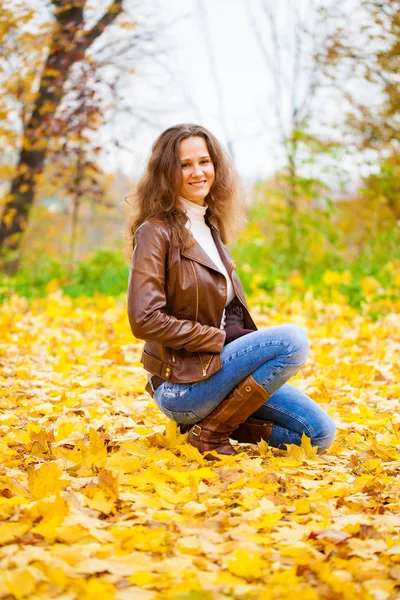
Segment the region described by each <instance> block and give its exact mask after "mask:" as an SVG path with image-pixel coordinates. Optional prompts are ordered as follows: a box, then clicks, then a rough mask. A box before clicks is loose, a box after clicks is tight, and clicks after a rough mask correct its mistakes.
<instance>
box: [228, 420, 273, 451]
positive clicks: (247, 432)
mask: <svg viewBox="0 0 400 600" xmlns="http://www.w3.org/2000/svg"><path fill="white" fill-rule="evenodd" d="M273 425H274V424H273V422H272V421H263V420H261V419H256V418H255V417H249V418H248V419H247V421H246V422H245V423H242V424H241V425H239V427H238V428H237V429H235V431H232V433H231V435H230V436H229V437H230V438H231V439H232V440H236V441H238V442H240V443H241V444H258V442H261V440H265V441H266V442H268V441H269V436H270V435H271V431H272V427H273Z"/></svg>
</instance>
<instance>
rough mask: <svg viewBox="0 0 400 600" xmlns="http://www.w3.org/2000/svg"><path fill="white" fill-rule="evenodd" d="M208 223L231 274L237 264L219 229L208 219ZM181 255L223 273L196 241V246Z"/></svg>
mask: <svg viewBox="0 0 400 600" xmlns="http://www.w3.org/2000/svg"><path fill="white" fill-rule="evenodd" d="M206 223H207V225H208V226H209V227H210V230H211V234H212V236H213V239H214V242H215V245H216V246H217V249H218V252H219V254H220V256H221V259H222V262H223V263H224V265H225V268H226V270H227V271H228V273H229V274H230V272H231V269H232V267H234V264H235V263H234V262H233V259H232V257H231V255H230V254H229V252H228V250H227V248H226V247H225V245H224V243H223V242H222V239H221V236H220V234H219V231H218V229H217V228H216V227H214V225H212V224H211V223H210V221H209V220H208V219H206ZM181 254H182V256H186V258H190V259H191V260H195V261H196V262H198V263H201V264H202V265H204V266H206V267H208V268H209V269H213V270H214V271H217V272H218V273H221V271H220V270H219V269H218V267H217V265H216V264H215V263H214V262H213V261H212V260H211V258H210V257H209V255H208V254H207V252H206V251H205V250H203V248H202V246H200V244H199V243H198V242H197V241H196V240H194V246H192V247H191V248H189V249H188V250H184V251H182V253H181Z"/></svg>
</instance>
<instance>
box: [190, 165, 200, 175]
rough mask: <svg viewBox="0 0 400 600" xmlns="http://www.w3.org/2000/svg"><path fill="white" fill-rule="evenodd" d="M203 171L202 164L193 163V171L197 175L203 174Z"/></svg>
mask: <svg viewBox="0 0 400 600" xmlns="http://www.w3.org/2000/svg"><path fill="white" fill-rule="evenodd" d="M202 173H203V169H202V167H201V165H193V172H192V174H193V175H195V176H196V175H202Z"/></svg>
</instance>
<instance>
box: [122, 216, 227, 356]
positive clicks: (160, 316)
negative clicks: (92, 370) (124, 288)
mask: <svg viewBox="0 0 400 600" xmlns="http://www.w3.org/2000/svg"><path fill="white" fill-rule="evenodd" d="M169 243H170V242H169V236H168V233H167V232H166V231H165V229H164V228H163V227H162V226H161V227H160V226H157V223H151V222H150V221H146V222H145V223H143V224H142V225H141V226H140V227H139V228H138V229H137V230H136V233H135V236H134V244H135V245H134V251H133V256H132V263H131V270H130V274H129V283H128V317H129V323H130V326H131V330H132V333H133V335H134V336H135V337H136V338H138V339H141V340H145V341H152V342H159V343H161V344H163V345H165V346H169V347H170V348H175V349H179V348H183V347H184V348H186V350H188V351H189V352H197V351H199V352H202V351H203V352H218V353H219V352H221V351H222V348H223V346H224V342H225V337H226V334H225V331H224V330H223V329H218V328H217V327H210V326H208V325H201V323H198V322H197V321H189V320H187V319H177V318H176V317H173V316H172V315H168V314H166V312H165V310H166V306H167V299H166V294H165V271H166V267H167V265H166V262H167V256H168V249H169Z"/></svg>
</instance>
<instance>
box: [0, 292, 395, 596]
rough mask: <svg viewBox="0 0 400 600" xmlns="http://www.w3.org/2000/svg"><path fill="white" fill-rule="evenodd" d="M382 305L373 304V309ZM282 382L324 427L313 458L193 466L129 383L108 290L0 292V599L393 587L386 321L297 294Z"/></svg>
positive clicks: (121, 319) (264, 312) (134, 382)
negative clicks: (296, 330)
mask: <svg viewBox="0 0 400 600" xmlns="http://www.w3.org/2000/svg"><path fill="white" fill-rule="evenodd" d="M389 308H390V307H389ZM251 310H252V313H253V315H254V317H255V320H256V322H257V324H258V326H259V327H267V326H271V325H277V324H280V323H288V322H291V323H297V324H298V325H301V326H303V327H304V328H306V330H307V331H308V333H309V337H310V340H311V353H310V356H309V359H308V361H307V363H306V365H305V366H304V367H303V369H302V370H301V372H300V373H299V374H298V375H297V376H296V377H295V378H294V379H293V380H291V382H293V384H294V385H296V386H297V387H299V388H300V389H302V390H303V391H306V392H307V393H308V394H309V395H310V396H311V397H312V398H313V399H314V400H315V401H316V402H318V403H320V404H321V406H322V407H323V408H324V409H325V410H326V411H327V412H329V414H330V415H331V416H332V417H333V418H334V420H335V422H336V424H337V437H336V440H335V442H334V444H333V445H332V446H331V448H330V449H329V450H328V451H327V452H325V453H323V454H320V455H316V453H315V448H312V447H311V446H310V443H309V440H308V438H306V437H305V436H304V440H303V444H302V446H301V447H297V446H290V447H289V448H288V451H282V450H277V449H274V448H269V447H267V444H266V443H265V442H262V443H260V444H259V446H258V447H257V446H251V445H242V447H241V450H242V451H243V452H241V453H240V454H239V455H238V456H237V457H226V458H224V459H223V460H222V461H221V462H220V463H218V464H217V463H209V462H207V461H205V460H204V459H203V458H202V456H201V455H200V454H199V453H198V452H197V450H195V449H194V448H193V447H191V446H189V445H188V444H186V443H185V436H182V435H180V434H179V433H177V430H176V427H175V425H174V423H172V422H170V421H168V420H167V419H166V417H164V415H162V414H161V413H160V412H159V410H158V409H157V407H156V406H155V404H154V402H153V400H152V399H151V398H150V397H149V396H148V395H147V394H146V392H145V391H144V385H145V383H146V375H145V372H144V371H143V369H142V367H141V363H140V361H139V359H140V353H141V349H142V345H143V344H142V342H140V341H137V340H135V339H134V338H133V337H132V335H131V333H130V330H129V326H128V322H127V317H126V309H125V305H124V301H123V300H121V299H120V300H118V299H117V300H116V299H114V298H109V297H100V296H99V297H97V298H92V299H89V298H80V299H76V300H71V299H70V298H68V297H66V296H63V295H62V294H61V293H60V292H55V293H52V294H50V295H49V296H48V297H47V298H45V299H37V300H33V301H30V302H28V301H27V300H25V299H23V298H20V297H17V296H14V297H11V298H10V299H9V300H8V301H7V303H5V304H4V305H2V306H1V307H0V327H1V338H0V362H1V371H0V408H1V412H0V434H1V435H0V453H1V463H0V598H1V599H6V600H12V599H17V600H23V599H24V598H30V599H32V600H36V599H46V600H47V599H52V598H56V599H58V600H61V599H62V600H74V599H79V600H100V599H101V600H108V599H116V600H131V599H134V600H153V599H154V600H163V599H167V598H168V599H171V600H211V599H214V598H217V599H225V598H226V599H228V598H235V599H241V600H242V599H243V600H247V599H256V600H272V599H286V598H287V599H289V598H290V599H292V598H293V597H296V594H298V595H299V597H301V599H302V600H319V599H321V598H322V599H334V600H336V599H337V600H342V599H353V598H357V599H363V600H369V599H375V600H386V599H392V600H393V599H395V598H400V536H399V532H400V502H399V490H400V485H399V483H400V468H399V467H400V416H399V397H400V364H399V362H400V361H399V356H400V352H399V351H400V323H399V318H398V313H397V314H396V312H397V310H398V307H393V310H392V311H391V310H387V311H386V314H385V315H384V316H381V317H380V318H378V319H377V320H375V321H374V320H372V319H371V318H369V317H368V316H362V315H360V314H359V313H357V312H356V311H355V310H353V309H351V308H349V307H348V306H346V305H344V304H329V305H327V304H323V303H321V302H318V301H316V300H314V299H312V298H309V299H308V300H307V301H304V302H301V301H299V300H297V301H293V302H292V303H283V302H282V305H280V303H279V300H277V302H276V305H275V306H274V308H273V309H271V308H260V305H259V304H254V305H252V308H251Z"/></svg>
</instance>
